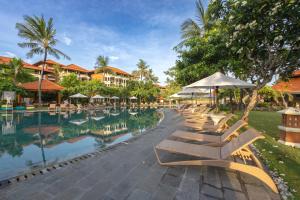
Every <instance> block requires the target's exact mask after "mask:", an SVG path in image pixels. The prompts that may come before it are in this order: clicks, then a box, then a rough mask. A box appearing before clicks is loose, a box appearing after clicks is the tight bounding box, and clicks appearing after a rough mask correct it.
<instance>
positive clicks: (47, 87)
mask: <svg viewBox="0 0 300 200" xmlns="http://www.w3.org/2000/svg"><path fill="white" fill-rule="evenodd" d="M38 83H39V81H33V82H28V83H22V84H21V85H20V87H22V88H24V89H26V90H31V91H37V90H38ZM41 88H42V91H44V92H50V91H61V90H63V89H64V87H62V86H60V85H58V84H56V83H54V82H52V81H49V80H42V87H41Z"/></svg>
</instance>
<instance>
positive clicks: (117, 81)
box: [90, 66, 132, 87]
mask: <svg viewBox="0 0 300 200" xmlns="http://www.w3.org/2000/svg"><path fill="white" fill-rule="evenodd" d="M90 74H91V78H92V79H96V80H101V81H102V82H103V83H104V84H105V85H106V86H109V87H126V85H127V82H128V81H129V80H130V79H131V78H132V75H131V74H129V73H127V72H125V71H123V70H121V69H118V68H115V67H111V66H107V67H104V68H103V69H102V70H101V72H99V73H95V70H92V71H90Z"/></svg>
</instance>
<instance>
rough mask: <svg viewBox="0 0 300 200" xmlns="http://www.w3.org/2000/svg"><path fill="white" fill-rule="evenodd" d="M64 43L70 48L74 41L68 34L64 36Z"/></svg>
mask: <svg viewBox="0 0 300 200" xmlns="http://www.w3.org/2000/svg"><path fill="white" fill-rule="evenodd" d="M63 43H65V44H66V45H68V46H70V45H71V43H72V39H71V38H70V37H68V36H66V34H64V36H63Z"/></svg>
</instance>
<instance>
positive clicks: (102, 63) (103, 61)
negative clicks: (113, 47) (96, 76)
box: [95, 56, 109, 73]
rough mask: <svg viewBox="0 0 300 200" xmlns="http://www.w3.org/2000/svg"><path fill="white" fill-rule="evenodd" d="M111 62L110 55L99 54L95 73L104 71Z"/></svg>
mask: <svg viewBox="0 0 300 200" xmlns="http://www.w3.org/2000/svg"><path fill="white" fill-rule="evenodd" d="M108 63H109V57H107V56H98V57H97V61H96V66H95V68H96V69H95V73H99V72H104V71H105V67H107V66H108Z"/></svg>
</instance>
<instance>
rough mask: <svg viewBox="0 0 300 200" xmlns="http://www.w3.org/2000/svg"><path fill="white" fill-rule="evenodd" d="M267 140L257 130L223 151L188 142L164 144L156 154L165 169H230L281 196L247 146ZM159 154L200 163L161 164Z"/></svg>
mask: <svg viewBox="0 0 300 200" xmlns="http://www.w3.org/2000/svg"><path fill="white" fill-rule="evenodd" d="M260 138H264V136H263V135H261V134H260V133H259V132H257V131H256V130H255V129H252V128H251V129H248V130H247V131H245V132H243V133H242V134H240V135H239V136H238V137H236V138H233V139H232V140H231V141H229V142H228V143H227V144H226V145H224V146H222V147H213V146H206V145H197V144H190V143H185V142H179V141H173V140H163V141H162V142H160V143H159V144H158V145H157V146H156V147H155V148H154V151H155V154H156V157H157V160H158V162H159V164H160V165H164V166H214V167H222V168H229V169H232V170H237V171H240V172H244V173H247V174H250V175H252V176H254V177H256V178H258V179H260V180H261V181H262V182H264V183H265V184H267V185H268V186H269V187H270V188H271V189H272V190H273V191H274V192H276V193H278V190H277V187H276V185H275V183H274V181H273V180H272V178H271V177H270V176H269V175H268V174H267V173H266V172H265V171H264V169H263V166H262V164H261V163H260V162H259V160H258V159H257V158H256V156H255V155H254V154H253V153H252V151H250V149H249V148H248V145H249V144H251V143H253V142H254V141H255V140H257V139H260ZM158 151H167V152H170V153H174V154H181V155H187V156H194V157H197V158H200V159H194V160H184V161H171V162H162V161H161V160H160V158H159V155H158ZM230 157H233V158H241V159H242V160H243V161H244V163H238V162H236V161H233V160H229V159H228V158H230ZM248 162H254V163H255V164H256V166H252V165H249V164H248Z"/></svg>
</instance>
